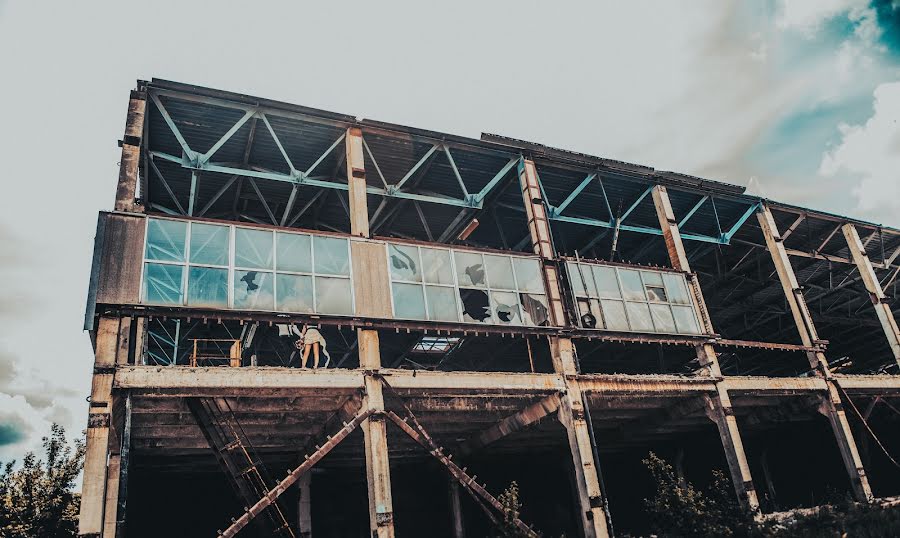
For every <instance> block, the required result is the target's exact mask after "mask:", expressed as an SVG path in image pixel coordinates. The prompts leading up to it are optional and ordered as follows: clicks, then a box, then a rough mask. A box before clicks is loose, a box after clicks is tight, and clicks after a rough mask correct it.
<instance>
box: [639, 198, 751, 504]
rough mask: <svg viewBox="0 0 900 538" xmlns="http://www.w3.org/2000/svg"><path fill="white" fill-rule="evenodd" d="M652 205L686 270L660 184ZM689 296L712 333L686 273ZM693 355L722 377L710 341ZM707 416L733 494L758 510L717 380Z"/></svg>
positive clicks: (676, 262)
mask: <svg viewBox="0 0 900 538" xmlns="http://www.w3.org/2000/svg"><path fill="white" fill-rule="evenodd" d="M651 193H652V195H653V205H654V206H655V207H656V216H657V218H658V220H659V226H660V229H661V230H662V232H663V239H664V240H665V242H666V250H667V251H668V252H669V261H670V262H671V264H672V267H673V268H675V269H677V270H679V271H685V272H688V273H690V271H691V266H690V262H689V260H688V257H687V251H686V250H685V249H684V243H683V242H682V240H681V232H680V231H679V230H678V221H677V220H676V219H675V213H674V212H673V211H672V203H671V202H670V201H669V193H668V192H667V191H666V188H665V187H664V186H662V185H656V186H655V187H653V190H652V191H651ZM688 280H689V283H690V285H691V291H692V293H691V296H692V297H693V303H694V308H695V309H696V311H697V313H698V314H699V317H700V319H701V322H702V323H703V326H704V329H705V330H706V332H707V333H710V334H712V333H713V332H714V330H713V326H712V319H711V318H710V316H709V312H708V311H707V309H706V301H704V300H703V292H702V291H701V290H700V282H699V281H698V280H697V279H696V277H695V276H694V275H690V277H689V279H688ZM696 350H697V358H698V359H699V361H700V367H701V372H702V373H704V374H706V375H710V376H712V377H716V378H720V379H721V377H722V370H721V368H720V367H719V356H718V354H717V353H716V350H715V348H714V347H713V346H712V345H711V344H706V343H705V344H701V345H698V346H697V347H696ZM706 413H707V416H708V417H709V418H710V420H712V421H713V422H714V423H715V424H716V427H717V428H718V430H719V439H721V441H722V448H724V449H725V459H726V461H727V462H728V471H729V472H730V474H731V482H732V483H733V484H734V490H735V493H736V494H737V496H738V499H739V500H740V501H741V503H742V504H743V505H744V507H745V508H747V509H748V510H750V511H752V512H757V511H758V510H759V497H758V495H757V494H756V489H755V488H754V487H753V477H752V476H751V475H750V465H749V463H748V462H747V454H746V453H745V452H744V443H743V441H742V440H741V433H740V431H739V430H738V426H737V419H736V418H735V416H734V410H733V409H732V407H731V398H730V397H729V396H728V391H727V390H725V387H724V386H723V385H722V384H721V383H720V382H717V383H716V394H715V396H714V397H712V398H709V399H707V402H706Z"/></svg>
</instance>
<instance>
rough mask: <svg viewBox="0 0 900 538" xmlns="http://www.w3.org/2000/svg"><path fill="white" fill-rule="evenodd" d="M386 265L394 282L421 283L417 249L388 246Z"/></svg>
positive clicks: (420, 268)
mask: <svg viewBox="0 0 900 538" xmlns="http://www.w3.org/2000/svg"><path fill="white" fill-rule="evenodd" d="M388 265H389V266H390V269H391V278H392V279H394V280H405V281H409V282H421V281H422V267H420V263H419V249H417V248H416V247H409V246H403V245H391V244H389V245H388ZM420 295H421V293H420ZM423 313H424V311H423Z"/></svg>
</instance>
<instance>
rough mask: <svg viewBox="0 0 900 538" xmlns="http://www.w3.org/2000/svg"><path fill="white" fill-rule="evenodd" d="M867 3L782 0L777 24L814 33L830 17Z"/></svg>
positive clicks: (846, 0)
mask: <svg viewBox="0 0 900 538" xmlns="http://www.w3.org/2000/svg"><path fill="white" fill-rule="evenodd" d="M867 4H868V0H782V1H781V2H780V4H779V6H778V18H777V24H778V26H779V27H780V28H786V29H787V28H791V29H797V30H800V31H801V32H803V33H805V34H807V35H813V34H815V33H816V31H818V30H819V29H820V28H821V27H822V25H823V24H824V23H825V22H826V21H828V20H829V19H832V18H834V17H836V16H838V15H839V14H841V13H845V12H847V11H850V10H852V9H854V8H856V9H860V8H864V7H865V6H866V5H867Z"/></svg>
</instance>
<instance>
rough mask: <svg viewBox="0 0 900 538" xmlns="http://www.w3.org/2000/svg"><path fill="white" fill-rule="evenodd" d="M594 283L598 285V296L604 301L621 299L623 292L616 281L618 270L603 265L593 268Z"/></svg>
mask: <svg viewBox="0 0 900 538" xmlns="http://www.w3.org/2000/svg"><path fill="white" fill-rule="evenodd" d="M593 273H594V282H595V283H596V284H597V294H598V295H599V296H600V297H602V298H604V299H620V298H621V297H622V291H621V290H620V289H619V281H618V280H617V279H616V270H615V269H614V268H612V267H604V266H602V265H595V266H593Z"/></svg>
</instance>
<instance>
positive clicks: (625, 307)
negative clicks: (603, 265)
mask: <svg viewBox="0 0 900 538" xmlns="http://www.w3.org/2000/svg"><path fill="white" fill-rule="evenodd" d="M615 271H616V282H617V283H618V284H619V292H620V293H621V294H622V307H623V308H622V310H623V311H624V312H625V322H626V323H627V324H628V330H629V331H634V328H633V327H632V326H631V316H629V315H628V299H626V298H625V286H624V285H623V284H622V276H621V275H620V274H619V268H618V267H616V268H615ZM641 283H643V280H642V281H641ZM601 308H602V306H601Z"/></svg>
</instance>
